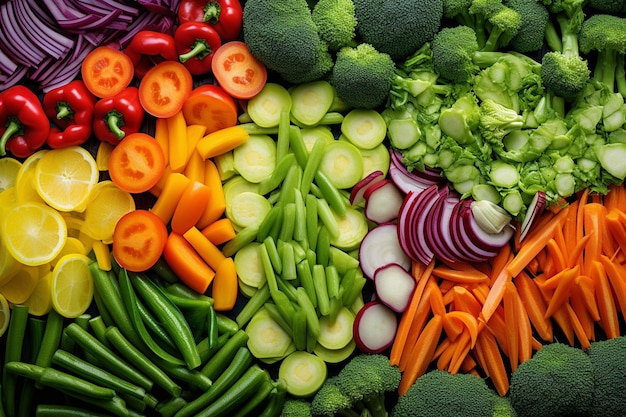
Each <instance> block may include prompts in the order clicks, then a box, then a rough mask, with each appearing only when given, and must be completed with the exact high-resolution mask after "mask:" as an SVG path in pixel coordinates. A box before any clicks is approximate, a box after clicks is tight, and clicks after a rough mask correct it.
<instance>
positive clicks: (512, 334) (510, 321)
mask: <svg viewBox="0 0 626 417" xmlns="http://www.w3.org/2000/svg"><path fill="white" fill-rule="evenodd" d="M514 291H515V285H514V284H513V283H512V282H510V281H509V282H507V283H506V285H505V286H504V296H503V300H502V301H503V305H504V322H505V323H506V343H507V350H506V354H507V356H508V357H509V364H510V366H511V370H512V371H515V370H516V369H517V365H518V364H519V342H520V335H519V334H518V326H519V317H518V315H517V308H516V306H515V301H514V300H513V292H514Z"/></svg>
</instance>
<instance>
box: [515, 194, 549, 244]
mask: <svg viewBox="0 0 626 417" xmlns="http://www.w3.org/2000/svg"><path fill="white" fill-rule="evenodd" d="M545 208H546V193H544V192H543V191H537V193H535V195H534V197H533V199H532V201H531V202H530V204H529V205H528V209H527V211H526V216H524V220H523V221H522V226H521V229H520V235H519V239H520V241H522V240H524V238H525V237H526V235H527V234H528V232H529V231H530V229H531V226H532V225H533V223H534V221H535V220H536V219H537V218H539V216H540V215H541V213H543V210H544V209H545Z"/></svg>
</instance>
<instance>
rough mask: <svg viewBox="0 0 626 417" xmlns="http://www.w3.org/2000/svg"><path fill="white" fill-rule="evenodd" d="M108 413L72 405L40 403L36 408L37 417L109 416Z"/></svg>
mask: <svg viewBox="0 0 626 417" xmlns="http://www.w3.org/2000/svg"><path fill="white" fill-rule="evenodd" d="M107 416H108V414H102V413H96V412H94V411H93V410H85V409H83V408H78V407H75V406H71V405H61V404H39V405H38V406H37V408H36V409H35V417H107Z"/></svg>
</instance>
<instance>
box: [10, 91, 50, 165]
mask: <svg viewBox="0 0 626 417" xmlns="http://www.w3.org/2000/svg"><path fill="white" fill-rule="evenodd" d="M49 132H50V120H48V117H47V116H46V113H45V112H44V111H43V107H42V105H41V102H40V101H39V98H38V97H37V95H36V94H35V93H33V92H32V91H31V90H30V89H29V88H27V87H24V86H22V85H15V86H13V87H10V88H9V89H7V90H4V91H3V92H2V93H0V156H4V155H6V153H7V151H9V152H11V154H12V155H13V156H15V157H17V158H26V157H28V156H30V155H31V154H33V153H34V152H35V151H36V150H37V149H39V148H40V147H41V146H43V144H44V143H45V142H46V139H47V138H48V133H49Z"/></svg>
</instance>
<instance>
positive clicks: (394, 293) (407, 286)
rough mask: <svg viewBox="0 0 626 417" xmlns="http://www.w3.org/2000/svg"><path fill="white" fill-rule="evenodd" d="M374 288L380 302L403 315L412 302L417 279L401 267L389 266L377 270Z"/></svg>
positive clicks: (396, 265)
mask: <svg viewBox="0 0 626 417" xmlns="http://www.w3.org/2000/svg"><path fill="white" fill-rule="evenodd" d="M374 286H375V288H376V295H378V299H379V300H380V302H382V303H383V304H385V305H386V306H387V307H389V308H390V309H392V310H393V311H395V312H396V313H402V312H403V311H404V310H406V308H407V306H408V305H409V301H410V300H411V294H413V290H414V289H415V279H414V278H413V276H411V274H409V272H408V271H407V270H406V269H404V268H403V267H402V266H401V265H398V264H389V265H386V266H383V267H381V268H378V269H377V270H376V272H375V273H374Z"/></svg>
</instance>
